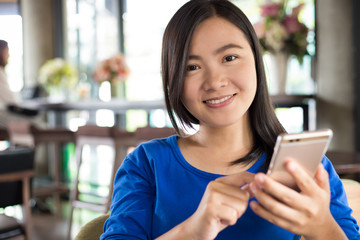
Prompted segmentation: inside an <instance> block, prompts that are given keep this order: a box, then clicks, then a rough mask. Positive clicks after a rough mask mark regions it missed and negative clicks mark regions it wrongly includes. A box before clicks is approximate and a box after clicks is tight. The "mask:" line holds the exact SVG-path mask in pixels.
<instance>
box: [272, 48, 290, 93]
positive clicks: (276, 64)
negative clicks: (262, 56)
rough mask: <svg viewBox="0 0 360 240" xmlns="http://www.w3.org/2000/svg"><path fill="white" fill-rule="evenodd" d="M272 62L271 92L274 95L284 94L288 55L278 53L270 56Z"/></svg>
mask: <svg viewBox="0 0 360 240" xmlns="http://www.w3.org/2000/svg"><path fill="white" fill-rule="evenodd" d="M272 62H273V82H272V90H273V93H274V94H277V95H284V94H286V80H287V69H288V62H289V54H287V53H284V52H278V53H274V54H272Z"/></svg>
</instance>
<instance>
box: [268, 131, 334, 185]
mask: <svg viewBox="0 0 360 240" xmlns="http://www.w3.org/2000/svg"><path fill="white" fill-rule="evenodd" d="M332 135H333V133H332V130H330V129H324V130H317V131H306V132H302V133H296V134H281V135H279V136H278V138H277V141H276V144H275V147H274V153H273V156H272V158H271V162H270V165H269V169H268V172H267V174H268V175H269V176H271V177H272V178H274V179H275V180H277V181H279V182H281V183H283V184H285V185H286V186H288V187H291V188H294V189H296V183H295V180H294V179H293V177H292V176H291V175H290V174H289V173H288V171H287V170H286V168H285V161H286V159H288V158H292V159H295V160H296V161H298V163H299V164H300V165H301V166H303V167H304V168H305V169H306V170H307V171H308V173H309V175H310V176H314V175H315V171H316V168H317V166H318V165H319V163H320V161H321V159H322V157H323V155H324V154H325V152H326V150H327V148H328V146H329V143H330V140H331V138H332Z"/></svg>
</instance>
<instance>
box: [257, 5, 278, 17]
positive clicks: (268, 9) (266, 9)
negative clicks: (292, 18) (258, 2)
mask: <svg viewBox="0 0 360 240" xmlns="http://www.w3.org/2000/svg"><path fill="white" fill-rule="evenodd" d="M280 7H281V6H280V5H279V4H276V3H270V4H266V5H263V6H261V16H263V17H276V16H277V15H278V14H279V10H280Z"/></svg>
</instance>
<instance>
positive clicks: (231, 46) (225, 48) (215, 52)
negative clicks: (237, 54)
mask: <svg viewBox="0 0 360 240" xmlns="http://www.w3.org/2000/svg"><path fill="white" fill-rule="evenodd" d="M230 48H239V49H243V47H242V46H240V45H237V44H234V43H229V44H226V45H224V46H222V47H219V48H218V49H216V50H215V51H214V53H213V54H214V55H217V54H219V53H222V52H224V51H226V50H227V49H230ZM199 59H201V57H200V56H198V55H189V60H199Z"/></svg>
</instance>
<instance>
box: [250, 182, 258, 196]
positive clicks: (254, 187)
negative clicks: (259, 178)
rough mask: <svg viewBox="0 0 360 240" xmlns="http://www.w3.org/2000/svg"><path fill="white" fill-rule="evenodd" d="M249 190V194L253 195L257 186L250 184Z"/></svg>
mask: <svg viewBox="0 0 360 240" xmlns="http://www.w3.org/2000/svg"><path fill="white" fill-rule="evenodd" d="M250 190H251V192H252V193H253V194H255V193H256V191H257V186H256V185H255V183H251V184H250Z"/></svg>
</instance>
